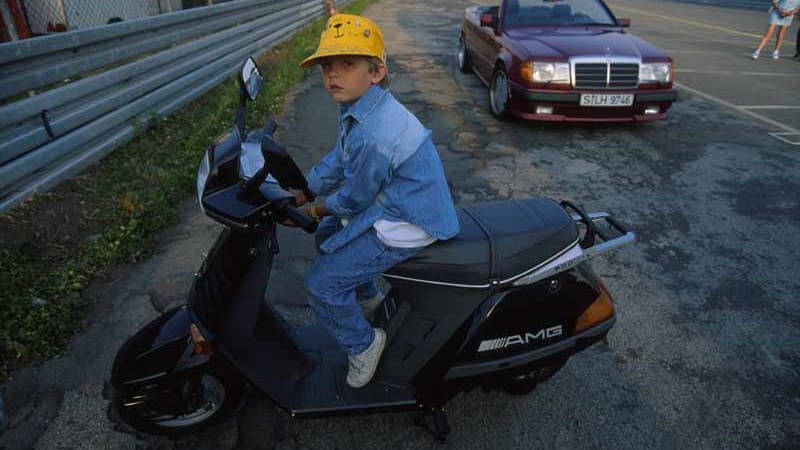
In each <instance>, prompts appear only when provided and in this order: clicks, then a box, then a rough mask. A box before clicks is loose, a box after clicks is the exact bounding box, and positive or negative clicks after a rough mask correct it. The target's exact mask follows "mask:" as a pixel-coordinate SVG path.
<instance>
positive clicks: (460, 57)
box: [456, 34, 470, 73]
mask: <svg viewBox="0 0 800 450" xmlns="http://www.w3.org/2000/svg"><path fill="white" fill-rule="evenodd" d="M456 61H458V70H460V71H461V72H463V73H467V72H469V71H470V65H469V55H468V54H467V40H466V38H465V37H464V35H463V34H462V35H461V37H460V38H458V54H457V55H456Z"/></svg>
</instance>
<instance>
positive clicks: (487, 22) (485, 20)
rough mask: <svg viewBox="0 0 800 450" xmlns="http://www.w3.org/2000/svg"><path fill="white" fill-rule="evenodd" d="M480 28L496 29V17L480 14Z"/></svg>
mask: <svg viewBox="0 0 800 450" xmlns="http://www.w3.org/2000/svg"><path fill="white" fill-rule="evenodd" d="M481 26H482V27H491V28H497V16H496V15H494V14H488V13H487V14H481Z"/></svg>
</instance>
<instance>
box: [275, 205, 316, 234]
mask: <svg viewBox="0 0 800 450" xmlns="http://www.w3.org/2000/svg"><path fill="white" fill-rule="evenodd" d="M281 209H282V210H283V212H284V213H286V217H288V218H289V219H290V220H291V221H292V222H294V224H295V225H297V226H298V227H300V228H301V229H303V231H305V232H306V233H309V234H310V233H313V232H315V231H317V225H318V223H317V221H316V220H314V219H312V218H311V216H309V215H308V214H306V213H304V212H303V211H301V210H300V209H298V208H297V207H296V206H294V205H292V204H291V203H290V202H286V203H284V204H283V205H282V208H281Z"/></svg>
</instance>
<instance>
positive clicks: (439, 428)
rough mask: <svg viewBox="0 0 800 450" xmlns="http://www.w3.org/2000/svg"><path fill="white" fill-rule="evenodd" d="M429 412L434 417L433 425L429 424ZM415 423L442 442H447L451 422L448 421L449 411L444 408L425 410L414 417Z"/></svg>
mask: <svg viewBox="0 0 800 450" xmlns="http://www.w3.org/2000/svg"><path fill="white" fill-rule="evenodd" d="M428 414H430V415H431V418H432V419H433V427H431V426H430V425H428ZM414 424H416V425H417V426H418V427H420V428H424V429H425V430H426V431H427V432H428V433H430V434H431V435H432V436H433V438H434V439H436V441H437V442H438V443H440V444H446V443H447V436H448V435H449V434H450V424H449V423H448V422H447V413H445V412H444V409H442V408H438V409H437V408H434V409H431V410H429V411H424V412H422V413H420V414H419V415H418V416H417V417H415V418H414Z"/></svg>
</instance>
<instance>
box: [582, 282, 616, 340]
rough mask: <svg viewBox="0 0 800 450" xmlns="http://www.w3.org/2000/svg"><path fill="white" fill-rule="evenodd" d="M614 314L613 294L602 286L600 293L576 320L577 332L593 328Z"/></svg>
mask: <svg viewBox="0 0 800 450" xmlns="http://www.w3.org/2000/svg"><path fill="white" fill-rule="evenodd" d="M613 315H614V303H612V301H611V296H610V295H608V292H606V290H605V288H603V287H602V286H601V287H600V295H599V296H598V297H597V300H595V301H594V302H593V303H592V304H591V305H589V307H588V308H586V311H584V312H583V314H581V315H580V317H578V320H577V321H576V322H575V332H576V333H577V332H580V331H583V330H585V329H587V328H591V327H593V326H595V325H597V324H599V323H601V322H603V321H606V320H608V319H610V318H611V316H613Z"/></svg>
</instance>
